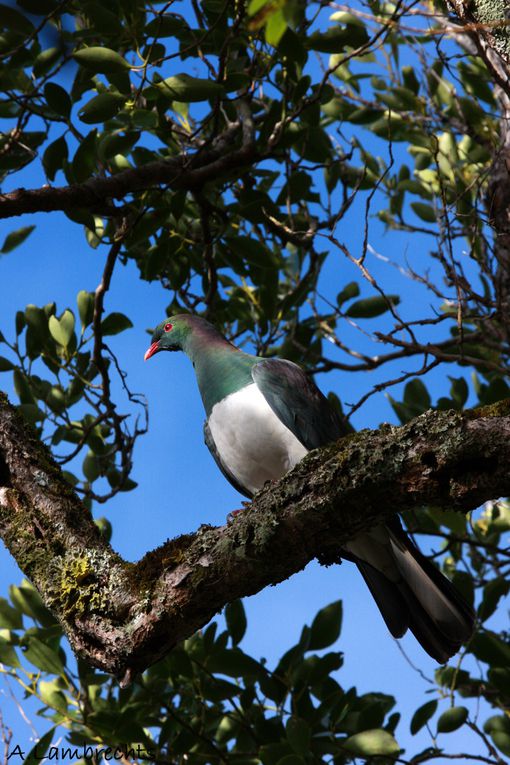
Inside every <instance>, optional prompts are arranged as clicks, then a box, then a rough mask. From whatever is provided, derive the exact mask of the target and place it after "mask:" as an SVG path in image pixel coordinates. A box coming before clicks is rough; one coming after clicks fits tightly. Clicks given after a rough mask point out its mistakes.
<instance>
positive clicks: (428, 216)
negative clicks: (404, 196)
mask: <svg viewBox="0 0 510 765" xmlns="http://www.w3.org/2000/svg"><path fill="white" fill-rule="evenodd" d="M411 207H412V209H413V210H414V212H415V213H416V215H417V216H418V218H420V219H421V220H424V221H425V222H426V223H436V221H437V215H436V211H435V210H434V208H433V207H432V206H431V205H426V204H425V203H424V202H411Z"/></svg>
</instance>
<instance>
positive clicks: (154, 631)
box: [0, 394, 510, 684]
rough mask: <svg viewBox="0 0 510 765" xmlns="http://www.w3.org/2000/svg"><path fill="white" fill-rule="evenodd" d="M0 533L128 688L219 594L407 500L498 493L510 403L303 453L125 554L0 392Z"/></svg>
mask: <svg viewBox="0 0 510 765" xmlns="http://www.w3.org/2000/svg"><path fill="white" fill-rule="evenodd" d="M0 487H1V488H0V533H1V535H2V537H3V539H4V541H5V544H6V546H7V547H8V548H9V550H10V551H11V553H12V554H13V556H14V557H15V558H16V560H17V561H18V563H19V565H20V567H21V568H22V570H23V571H24V572H25V573H26V575H27V576H28V577H29V578H30V579H31V580H32V581H33V582H34V584H35V585H36V587H37V588H38V590H39V592H40V593H41V596H42V598H43V600H44V602H45V603H46V605H47V606H48V607H49V608H50V609H51V610H52V611H53V613H54V614H55V615H56V617H57V618H58V619H59V621H60V622H61V624H62V626H63V628H64V631H65V633H66V635H67V637H68V639H69V641H70V643H71V646H72V648H73V650H74V651H75V652H76V653H77V654H79V655H80V656H81V657H83V658H84V659H85V660H87V661H89V662H90V663H91V664H93V665H94V666H96V667H99V668H101V669H102V670H105V671H107V672H110V673H112V674H114V675H115V676H116V677H117V678H118V679H119V680H120V681H121V682H122V683H124V684H127V683H129V681H130V679H131V678H132V677H133V675H134V674H135V673H137V672H141V671H143V670H144V669H145V668H146V667H148V666H149V665H150V664H152V663H154V662H155V661H157V660H158V659H160V658H161V657H162V656H164V655H165V653H167V652H168V651H169V650H170V649H171V648H172V647H173V646H175V645H176V643H178V642H179V641H181V640H183V639H184V638H186V637H188V636H190V635H192V634H193V632H194V631H195V630H196V629H197V628H199V627H201V626H202V625H204V624H206V623H207V622H208V621H209V619H211V617H212V616H214V614H215V613H216V612H217V611H219V610H220V609H221V608H222V607H223V606H224V605H225V604H226V603H228V602H229V601H232V600H234V599H236V598H238V597H241V596H245V595H251V594H253V593H255V592H258V591H259V590H261V589H262V588H264V587H266V586H267V585H269V584H276V583H278V582H281V581H282V580H284V579H286V578H287V577H289V576H290V575H291V574H293V573H295V572H296V571H299V570H300V569H302V568H304V567H305V566H306V565H307V563H308V562H309V561H311V560H312V559H314V558H317V559H318V560H319V561H320V562H321V563H324V564H330V563H334V562H338V560H339V558H340V551H341V548H342V545H344V544H345V543H346V542H347V541H348V540H349V539H352V538H353V537H354V536H356V534H357V533H359V532H360V531H363V530H365V529H368V528H370V527H373V526H374V525H375V524H377V523H380V522H381V521H383V520H384V519H385V518H387V517H390V516H392V515H393V514H395V513H397V512H402V511H404V510H407V509H410V508H412V507H416V506H420V505H427V504H433V505H436V506H442V507H445V508H450V509H451V508H454V509H456V510H458V511H461V512H466V511H468V510H471V509H473V508H475V507H477V506H478V505H479V504H480V503H482V502H484V501H486V500H490V499H494V498H497V497H499V496H502V495H506V494H510V403H509V402H502V403H500V404H497V405H494V406H492V407H486V408H484V409H481V410H475V411H473V412H466V413H459V412H454V411H448V412H434V411H429V412H427V413H425V414H423V415H421V416H420V417H418V418H416V419H415V420H413V421H412V422H410V423H408V424H407V425H405V426H402V427H393V426H390V425H384V426H382V427H381V428H380V429H379V430H377V431H369V430H364V431H361V432H359V433H357V434H355V435H351V436H348V437H346V438H344V439H341V440H340V441H338V442H337V443H334V444H331V445H329V446H326V447H324V448H322V449H320V450H316V451H314V452H312V453H310V454H309V455H308V456H307V457H306V458H305V459H304V460H303V461H302V462H301V463H299V465H297V466H296V467H295V468H294V470H292V471H291V472H290V473H288V474H287V475H286V476H285V477H284V478H282V480H281V481H279V482H278V483H276V484H273V485H270V486H267V487H266V488H264V489H263V490H262V491H261V492H259V493H258V494H257V496H256V497H255V498H254V500H253V502H252V503H251V505H250V506H249V507H248V508H247V509H246V510H245V511H244V512H243V513H241V514H240V515H238V516H236V517H235V518H234V519H233V520H232V521H230V522H228V523H227V524H226V525H225V526H221V527H216V528H214V527H211V526H201V527H200V528H199V529H198V531H197V532H196V533H194V534H190V535H185V536H181V537H177V538H176V539H173V540H170V541H168V542H166V543H165V544H164V545H162V546H161V547H159V548H157V549H156V550H153V551H152V552H149V553H147V554H146V555H145V557H144V558H142V559H141V560H140V561H139V562H138V563H136V564H132V563H128V562H126V561H124V560H123V559H122V558H121V557H120V556H119V555H118V554H117V553H116V552H115V551H114V550H113V549H112V548H111V547H110V546H109V545H108V544H107V543H106V541H105V540H104V538H103V537H102V536H101V534H100V533H99V531H98V529H97V527H96V526H95V524H94V522H93V519H92V517H91V515H90V514H89V513H88V511H87V510H86V509H85V508H84V506H83V505H82V503H81V502H80V500H79V499H78V497H77V496H76V495H75V494H74V492H73V490H72V489H71V487H70V486H69V485H68V484H67V483H66V482H65V480H64V479H63V477H62V474H61V471H60V469H59V468H58V466H57V465H56V464H55V462H54V461H53V459H52V457H51V455H50V454H49V452H48V450H47V449H46V447H45V446H44V445H43V444H42V443H41V442H40V441H39V440H38V439H37V437H36V435H35V434H34V432H33V431H32V430H31V428H30V426H28V425H27V424H26V423H25V422H24V421H23V420H22V418H21V416H20V414H19V413H18V412H17V411H16V409H15V408H14V407H12V406H11V405H10V404H9V402H8V401H7V398H6V396H4V395H3V394H0Z"/></svg>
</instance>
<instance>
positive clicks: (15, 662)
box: [0, 639, 21, 667]
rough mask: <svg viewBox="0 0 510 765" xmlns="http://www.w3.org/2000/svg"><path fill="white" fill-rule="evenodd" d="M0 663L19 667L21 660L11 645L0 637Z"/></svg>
mask: <svg viewBox="0 0 510 765" xmlns="http://www.w3.org/2000/svg"><path fill="white" fill-rule="evenodd" d="M0 664H6V665H7V666H8V667H21V662H20V660H19V659H18V655H17V653H16V651H15V650H14V648H13V647H12V645H10V644H9V643H7V642H6V641H5V640H2V639H0Z"/></svg>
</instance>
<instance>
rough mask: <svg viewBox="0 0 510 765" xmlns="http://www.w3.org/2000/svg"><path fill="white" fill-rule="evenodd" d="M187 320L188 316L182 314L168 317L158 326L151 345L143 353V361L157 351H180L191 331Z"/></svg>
mask: <svg viewBox="0 0 510 765" xmlns="http://www.w3.org/2000/svg"><path fill="white" fill-rule="evenodd" d="M189 319H190V317H189V316H187V315H186V314H182V315H179V316H170V317H169V318H167V319H164V320H163V321H162V322H161V323H160V324H158V326H157V327H156V329H155V330H154V332H153V335H152V340H151V345H150V347H149V348H148V349H147V351H146V353H145V356H144V359H145V361H147V359H150V357H151V356H154V354H155V353H159V351H182V349H183V345H184V343H185V342H186V338H187V337H188V335H189V334H190V332H191V331H192V328H191V326H190V322H189Z"/></svg>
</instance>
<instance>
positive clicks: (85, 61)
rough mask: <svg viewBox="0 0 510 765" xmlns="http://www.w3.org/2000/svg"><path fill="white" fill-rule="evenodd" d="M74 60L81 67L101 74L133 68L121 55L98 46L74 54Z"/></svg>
mask: <svg viewBox="0 0 510 765" xmlns="http://www.w3.org/2000/svg"><path fill="white" fill-rule="evenodd" d="M73 58H74V59H75V61H77V62H78V63H79V64H80V66H84V67H86V68H87V69H91V70H92V71H93V72H100V73H101V74H109V73H110V72H122V71H123V70H125V69H130V68H131V67H130V66H129V64H128V62H127V61H126V60H125V59H124V58H122V56H121V55H120V53H117V52H116V51H114V50H111V49H110V48H101V47H96V46H92V47H90V48H82V49H81V50H77V51H75V52H74V53H73Z"/></svg>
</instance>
